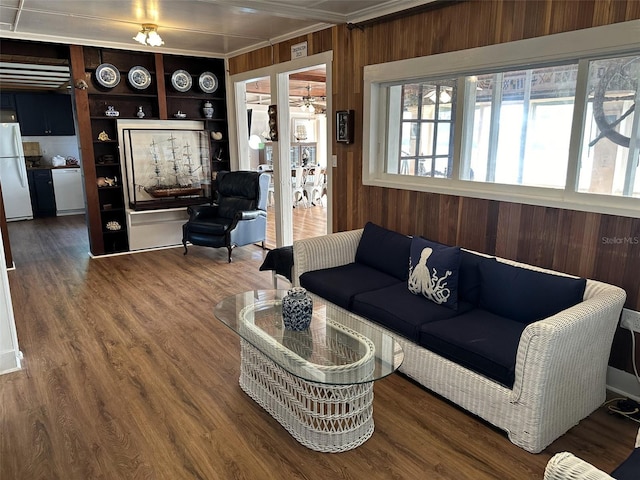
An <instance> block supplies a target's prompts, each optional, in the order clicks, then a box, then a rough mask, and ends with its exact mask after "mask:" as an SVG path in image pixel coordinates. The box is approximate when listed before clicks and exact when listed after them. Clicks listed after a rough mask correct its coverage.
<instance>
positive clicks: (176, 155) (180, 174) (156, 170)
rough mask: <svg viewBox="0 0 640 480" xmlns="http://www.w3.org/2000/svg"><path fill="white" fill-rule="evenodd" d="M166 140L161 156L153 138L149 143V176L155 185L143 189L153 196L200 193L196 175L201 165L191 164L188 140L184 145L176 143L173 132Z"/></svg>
mask: <svg viewBox="0 0 640 480" xmlns="http://www.w3.org/2000/svg"><path fill="white" fill-rule="evenodd" d="M167 141H168V142H169V144H168V147H167V149H166V150H165V152H166V154H165V155H163V156H161V155H160V154H159V153H158V148H159V145H158V144H157V143H156V141H155V140H152V141H151V144H150V145H149V149H150V152H151V162H152V164H153V175H152V177H151V178H153V179H154V181H155V185H152V186H145V187H144V191H145V192H147V193H148V194H149V195H151V196H152V197H153V198H167V197H185V196H191V195H201V194H202V186H201V185H200V177H199V175H198V170H199V169H200V168H201V165H198V166H195V165H194V164H193V162H192V154H191V146H190V145H189V143H188V142H187V143H185V144H184V146H180V145H178V144H177V139H176V137H175V136H174V135H173V134H170V136H169V138H168V140H167ZM160 148H162V147H161V146H160Z"/></svg>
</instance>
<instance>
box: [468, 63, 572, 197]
mask: <svg viewBox="0 0 640 480" xmlns="http://www.w3.org/2000/svg"><path fill="white" fill-rule="evenodd" d="M577 73H578V65H577V63H570V64H567V65H560V66H555V67H546V68H538V69H529V70H515V71H507V72H501V73H495V74H490V75H479V76H468V77H465V79H464V80H465V82H466V88H465V92H466V93H467V95H466V98H465V105H464V107H465V109H468V110H469V111H470V112H471V113H470V115H469V116H468V119H469V120H468V125H464V126H463V128H464V129H465V130H468V131H469V132H470V135H468V136H467V143H468V144H465V146H464V150H463V151H464V155H463V156H462V162H463V168H462V175H461V178H463V179H465V180H473V181H477V182H494V183H503V184H510V185H530V186H538V187H549V188H564V184H565V181H566V175H567V164H568V155H569V139H570V136H571V118H572V114H573V105H574V101H575V91H576V77H577Z"/></svg>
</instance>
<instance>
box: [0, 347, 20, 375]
mask: <svg viewBox="0 0 640 480" xmlns="http://www.w3.org/2000/svg"><path fill="white" fill-rule="evenodd" d="M21 358H22V353H21V352H15V351H13V350H10V351H6V352H2V353H0V375H3V374H5V373H11V372H15V371H17V370H20V368H21V365H20V359H21Z"/></svg>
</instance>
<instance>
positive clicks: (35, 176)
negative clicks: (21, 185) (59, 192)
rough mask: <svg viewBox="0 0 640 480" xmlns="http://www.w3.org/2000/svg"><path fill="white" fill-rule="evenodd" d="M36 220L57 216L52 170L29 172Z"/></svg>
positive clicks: (32, 204)
mask: <svg viewBox="0 0 640 480" xmlns="http://www.w3.org/2000/svg"><path fill="white" fill-rule="evenodd" d="M27 178H28V179H29V193H30V194H31V208H32V209H33V216H34V218H38V217H55V216H56V194H55V192H54V190H53V178H52V175H51V170H50V169H48V168H47V169H35V170H27Z"/></svg>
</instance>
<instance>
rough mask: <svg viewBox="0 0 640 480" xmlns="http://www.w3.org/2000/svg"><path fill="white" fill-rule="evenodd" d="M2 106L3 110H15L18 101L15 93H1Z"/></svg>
mask: <svg viewBox="0 0 640 480" xmlns="http://www.w3.org/2000/svg"><path fill="white" fill-rule="evenodd" d="M0 108H2V109H3V110H4V109H7V110H14V109H15V108H16V101H15V98H14V95H13V93H4V92H3V93H0Z"/></svg>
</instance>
